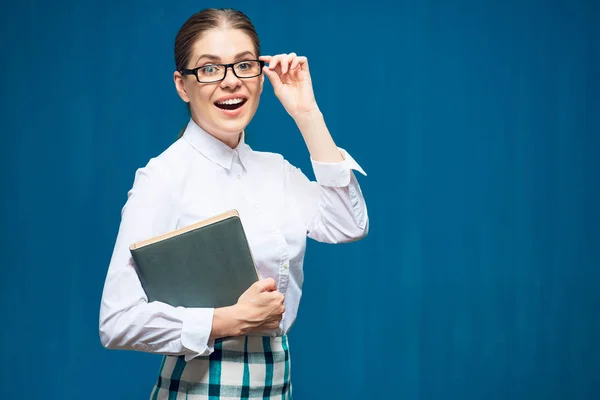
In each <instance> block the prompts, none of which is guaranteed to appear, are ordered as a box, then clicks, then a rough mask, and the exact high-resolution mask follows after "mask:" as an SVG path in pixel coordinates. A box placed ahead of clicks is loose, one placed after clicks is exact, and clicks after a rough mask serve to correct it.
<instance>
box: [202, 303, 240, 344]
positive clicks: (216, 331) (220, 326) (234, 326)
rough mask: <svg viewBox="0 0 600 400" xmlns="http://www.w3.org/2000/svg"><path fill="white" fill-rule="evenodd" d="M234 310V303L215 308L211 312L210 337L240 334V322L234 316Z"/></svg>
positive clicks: (216, 337)
mask: <svg viewBox="0 0 600 400" xmlns="http://www.w3.org/2000/svg"><path fill="white" fill-rule="evenodd" d="M236 311H237V310H236V308H235V305H234V306H230V307H221V308H215V311H214V313H213V325H212V331H211V334H210V337H211V339H218V338H223V337H230V336H240V335H241V332H242V329H241V323H240V321H239V319H238V318H236V314H237V312H236Z"/></svg>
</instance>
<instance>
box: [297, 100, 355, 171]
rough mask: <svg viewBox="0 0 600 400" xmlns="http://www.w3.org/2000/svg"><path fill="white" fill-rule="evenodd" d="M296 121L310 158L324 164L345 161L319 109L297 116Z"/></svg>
mask: <svg viewBox="0 0 600 400" xmlns="http://www.w3.org/2000/svg"><path fill="white" fill-rule="evenodd" d="M294 121H295V122H296V125H297V126H298V129H299V130H300V133H301V134H302V137H303V138H304V142H305V143H306V147H308V151H309V153H310V157H311V158H312V159H313V160H314V161H317V162H322V163H336V162H341V161H344V157H343V156H342V154H341V153H340V151H339V149H338V148H337V146H336V144H335V142H334V141H333V138H332V137H331V134H330V133H329V129H327V125H326V124H325V119H324V118H323V114H322V113H321V111H320V110H319V109H316V110H314V111H310V112H306V113H303V114H301V115H298V116H295V117H294Z"/></svg>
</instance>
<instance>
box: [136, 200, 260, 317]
mask: <svg viewBox="0 0 600 400" xmlns="http://www.w3.org/2000/svg"><path fill="white" fill-rule="evenodd" d="M129 250H130V252H131V255H132V257H133V260H134V262H135V266H136V271H137V274H138V277H139V279H140V282H141V284H142V288H143V289H144V291H145V292H146V295H147V296H148V301H149V302H151V301H160V302H164V303H167V304H170V305H172V306H174V307H178V306H183V307H209V308H212V307H214V308H219V307H227V306H231V305H234V304H235V303H237V301H238V298H239V297H240V295H242V293H244V292H245V291H246V290H247V289H248V288H249V287H250V286H251V285H252V284H253V283H254V282H256V281H257V280H258V276H259V275H258V272H257V270H256V266H255V264H254V259H253V257H252V252H251V250H250V247H249V245H248V241H247V238H246V234H245V232H244V228H243V226H242V222H241V220H240V216H239V213H238V212H237V211H236V210H231V211H227V212H225V213H222V214H219V215H216V216H214V217H212V218H209V219H206V220H203V221H198V222H196V223H194V224H192V225H189V226H186V227H183V228H180V229H177V230H174V231H171V232H167V233H165V234H163V235H160V236H156V237H153V238H150V239H147V240H143V241H140V242H136V243H133V244H132V245H131V246H130V247H129Z"/></svg>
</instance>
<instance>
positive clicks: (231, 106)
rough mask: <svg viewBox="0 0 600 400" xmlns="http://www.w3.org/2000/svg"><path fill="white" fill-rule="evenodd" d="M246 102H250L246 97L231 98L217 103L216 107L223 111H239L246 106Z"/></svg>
mask: <svg viewBox="0 0 600 400" xmlns="http://www.w3.org/2000/svg"><path fill="white" fill-rule="evenodd" d="M246 101H248V99H246V98H245V97H230V98H228V99H222V100H218V101H215V106H217V107H218V108H220V109H221V110H237V109H238V108H240V107H242V106H243V105H244V104H246Z"/></svg>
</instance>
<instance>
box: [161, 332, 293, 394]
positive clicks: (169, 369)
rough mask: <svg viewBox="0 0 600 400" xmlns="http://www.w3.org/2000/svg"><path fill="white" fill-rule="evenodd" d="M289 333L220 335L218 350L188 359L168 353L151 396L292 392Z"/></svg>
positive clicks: (217, 343)
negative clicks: (223, 337)
mask: <svg viewBox="0 0 600 400" xmlns="http://www.w3.org/2000/svg"><path fill="white" fill-rule="evenodd" d="M291 396H292V388H291V383H290V355H289V350H288V341H287V336H285V335H284V336H283V337H268V336H264V337H263V336H241V337H235V338H227V339H225V340H222V339H220V340H216V341H215V348H214V352H213V353H212V354H211V355H210V356H207V357H196V358H194V359H193V360H190V361H189V362H187V363H186V362H185V360H184V357H183V356H179V357H176V356H165V357H164V358H163V362H162V365H161V368H160V375H159V378H158V381H157V382H156V385H155V386H154V390H153V391H152V394H151V395H150V399H151V400H181V399H186V400H201V399H208V400H218V399H219V400H238V399H278V400H279V399H281V400H290V399H291V398H292V397H291Z"/></svg>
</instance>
